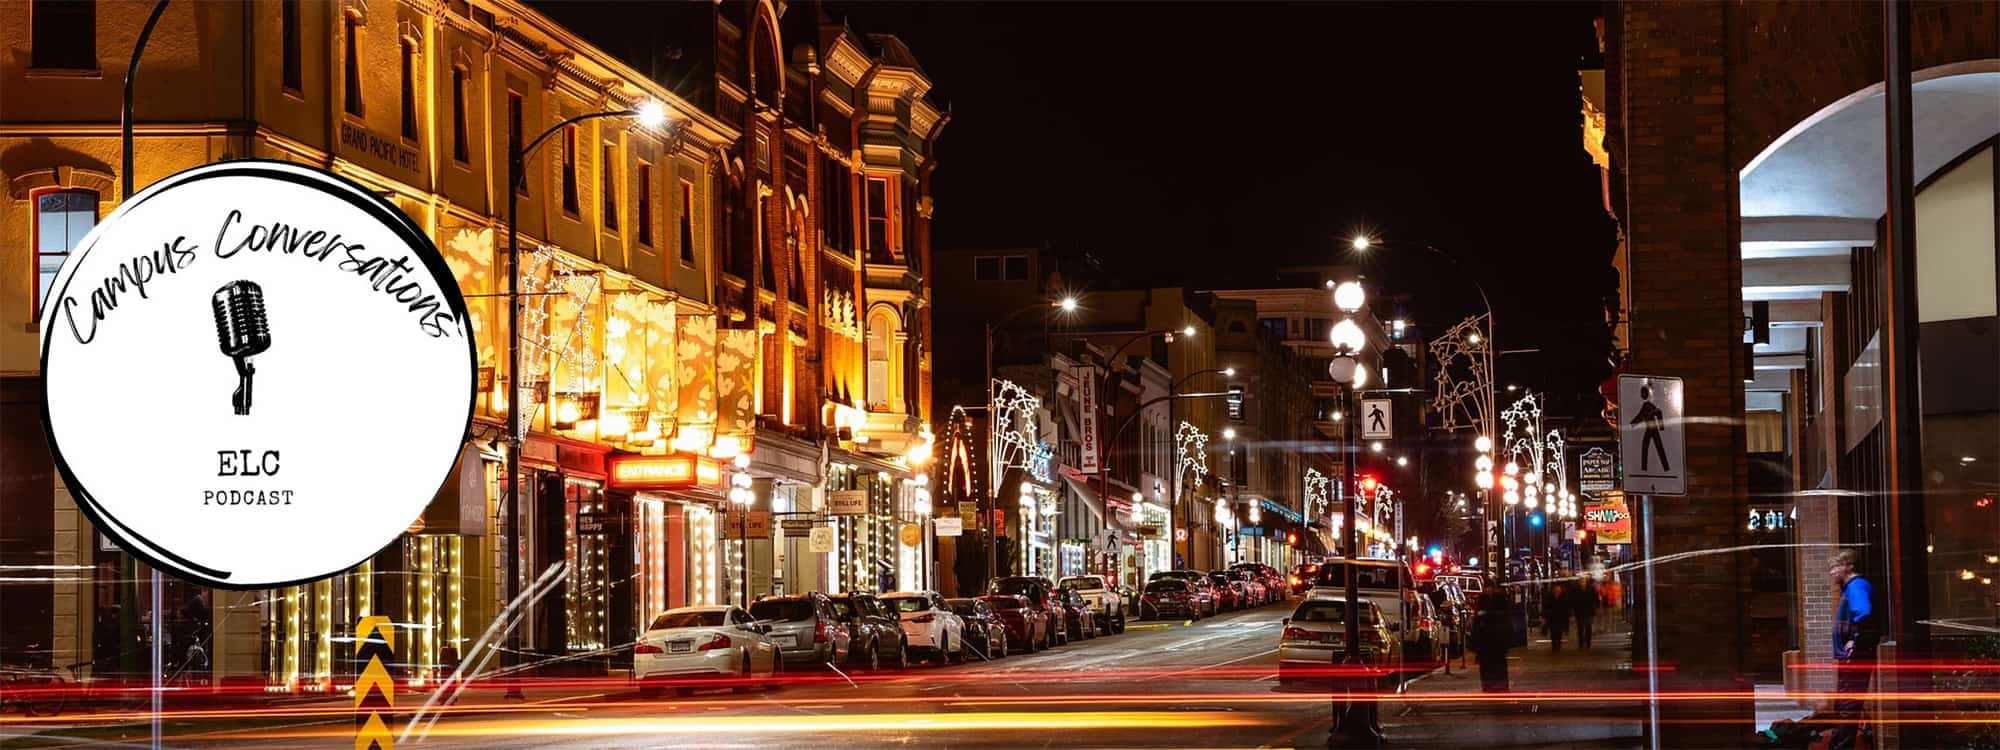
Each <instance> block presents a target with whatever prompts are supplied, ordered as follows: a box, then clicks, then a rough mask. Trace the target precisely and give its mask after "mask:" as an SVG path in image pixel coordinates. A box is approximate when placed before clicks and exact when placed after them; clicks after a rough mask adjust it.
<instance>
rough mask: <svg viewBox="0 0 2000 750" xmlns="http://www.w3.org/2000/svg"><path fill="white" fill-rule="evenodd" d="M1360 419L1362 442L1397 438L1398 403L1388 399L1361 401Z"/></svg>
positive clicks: (1365, 399)
mask: <svg viewBox="0 0 2000 750" xmlns="http://www.w3.org/2000/svg"><path fill="white" fill-rule="evenodd" d="M1360 417H1361V439H1362V440H1394V439H1395V438H1396V402H1394V401H1391V400H1389V399H1386V398H1364V399H1362V400H1361V415H1360Z"/></svg>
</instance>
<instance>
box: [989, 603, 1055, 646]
mask: <svg viewBox="0 0 2000 750" xmlns="http://www.w3.org/2000/svg"><path fill="white" fill-rule="evenodd" d="M979 598H980V599H981V600H982V601H985V602H986V604H987V606H988V607H990V608H992V610H993V613H994V614H995V615H997V616H998V617H999V618H1000V624H1001V625H1002V626H1003V629H1004V630H1005V631H1006V634H1007V648H1008V649H1009V650H1012V649H1020V650H1021V651H1022V652H1023V653H1034V652H1036V651H1040V650H1042V649H1045V648H1048V647H1049V641H1050V638H1052V637H1053V635H1052V634H1051V633H1050V632H1049V631H1050V630H1051V629H1052V628H1050V627H1049V617H1048V615H1047V614H1044V613H1043V612H1042V611H1041V610H1039V609H1035V605H1033V604H1030V603H1028V599H1027V597H1022V596H1015V595H1013V594H987V595H985V596H982V597H979Z"/></svg>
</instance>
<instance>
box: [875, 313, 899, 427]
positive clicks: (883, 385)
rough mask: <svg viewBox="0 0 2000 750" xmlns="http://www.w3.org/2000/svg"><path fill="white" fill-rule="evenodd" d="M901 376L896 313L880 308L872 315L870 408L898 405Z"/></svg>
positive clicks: (885, 407) (887, 407) (889, 407)
mask: <svg viewBox="0 0 2000 750" xmlns="http://www.w3.org/2000/svg"><path fill="white" fill-rule="evenodd" d="M899 380H900V378H899V377H898V374H897V368H896V314H895V313H894V312H892V311H891V310H890V309H889V308H886V307H878V308H876V309H875V311H874V312H872V313H869V315H868V408H869V409H873V410H876V411H888V410H893V409H894V408H895V406H894V405H895V403H896V400H895V390H896V385H897V383H898V381H899Z"/></svg>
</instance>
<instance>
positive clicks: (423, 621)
mask: <svg viewBox="0 0 2000 750" xmlns="http://www.w3.org/2000/svg"><path fill="white" fill-rule="evenodd" d="M464 553H465V546H464V538H463V537H460V536H457V535H454V534H427V535H421V536H415V537H407V538H405V539H404V540H403V563H404V575H405V580H406V585H405V586H404V587H403V596H404V600H403V611H404V612H406V613H408V617H409V618H410V619H411V624H412V626H413V627H411V628H409V629H408V631H407V635H405V636H404V637H403V638H402V640H403V643H398V644H396V645H397V652H398V656H399V657H401V659H400V660H401V661H404V662H406V663H408V664H409V669H410V684H412V685H424V684H427V683H429V682H431V681H435V680H438V679H441V678H442V677H443V676H444V675H443V672H444V671H445V670H449V669H451V668H452V667H454V666H455V665H456V664H457V662H458V659H459V658H460V656H461V655H463V654H464V649H465V606H464V603H465V599H464V598H463V596H462V595H461V594H462V592H463V587H464V574H463V569H464V561H465V558H464ZM356 600H357V602H358V601H361V599H360V598H359V597H358V596H357V599H356Z"/></svg>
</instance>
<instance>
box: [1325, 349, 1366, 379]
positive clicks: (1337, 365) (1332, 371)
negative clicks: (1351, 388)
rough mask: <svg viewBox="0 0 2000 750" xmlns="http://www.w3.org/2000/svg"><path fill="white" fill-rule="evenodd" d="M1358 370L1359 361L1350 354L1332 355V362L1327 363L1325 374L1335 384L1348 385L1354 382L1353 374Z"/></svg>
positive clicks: (1359, 366)
mask: <svg viewBox="0 0 2000 750" xmlns="http://www.w3.org/2000/svg"><path fill="white" fill-rule="evenodd" d="M1360 368H1361V361H1360V360H1358V359H1355V358H1354V356H1353V355H1352V354H1348V353H1340V354H1335V355H1333V361H1332V362H1329V363H1327V366H1326V374H1327V377H1330V378H1333V382H1335V383H1339V384H1341V385H1349V384H1352V383H1353V382H1354V373H1355V371H1356V370H1358V369H1360Z"/></svg>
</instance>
